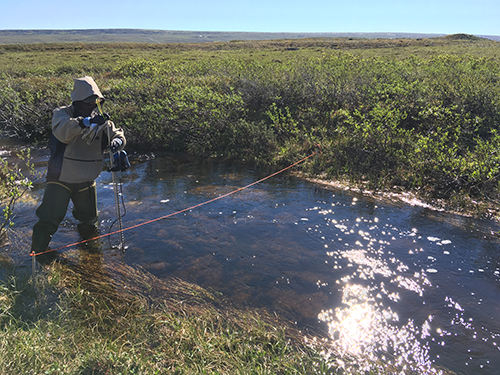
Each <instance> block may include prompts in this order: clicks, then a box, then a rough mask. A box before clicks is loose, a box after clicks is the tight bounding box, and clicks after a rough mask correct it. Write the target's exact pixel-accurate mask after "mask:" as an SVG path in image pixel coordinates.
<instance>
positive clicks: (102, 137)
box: [31, 76, 126, 261]
mask: <svg viewBox="0 0 500 375" xmlns="http://www.w3.org/2000/svg"><path fill="white" fill-rule="evenodd" d="M71 100H72V104H71V105H69V106H64V107H60V108H57V109H55V110H54V114H53V117H52V134H51V136H50V140H49V147H50V160H49V163H48V168H47V185H46V187H45V193H44V195H43V201H42V204H41V205H40V206H39V207H38V209H37V210H36V215H37V216H38V219H39V220H38V222H37V223H36V224H35V225H34V226H33V237H32V243H31V252H32V254H33V253H34V254H38V253H42V252H44V251H46V250H47V247H48V245H49V243H50V240H51V239H52V235H53V234H54V233H55V232H56V231H57V228H58V227H59V224H60V223H61V221H62V220H63V219H64V216H65V215H66V211H67V209H68V205H69V201H70V200H72V201H73V206H74V208H73V216H74V217H75V219H77V220H78V221H79V224H78V231H79V232H80V235H81V236H82V238H84V239H89V238H92V237H95V236H97V235H98V228H97V219H98V213H97V195H96V184H95V179H96V178H97V177H98V176H99V174H100V173H101V171H102V168H103V162H102V161H103V153H104V151H105V149H106V148H107V147H109V148H110V149H111V152H113V153H114V152H117V151H120V150H122V149H123V148H124V147H125V142H126V141H125V137H124V134H123V131H122V130H121V129H119V128H116V127H115V125H114V123H113V122H112V121H110V120H109V116H107V115H101V114H99V112H98V111H97V108H98V106H97V103H98V102H99V104H100V103H103V102H104V97H103V96H102V94H101V91H100V90H99V88H98V87H97V85H96V83H95V82H94V80H93V79H92V78H91V77H88V76H87V77H83V78H78V79H75V81H74V87H73V91H72V92H71ZM108 127H109V134H110V138H111V140H108ZM54 258H55V253H54V252H48V253H45V254H43V255H39V256H37V260H39V261H50V260H53V259H54Z"/></svg>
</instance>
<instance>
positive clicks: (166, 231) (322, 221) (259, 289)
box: [1, 150, 500, 375]
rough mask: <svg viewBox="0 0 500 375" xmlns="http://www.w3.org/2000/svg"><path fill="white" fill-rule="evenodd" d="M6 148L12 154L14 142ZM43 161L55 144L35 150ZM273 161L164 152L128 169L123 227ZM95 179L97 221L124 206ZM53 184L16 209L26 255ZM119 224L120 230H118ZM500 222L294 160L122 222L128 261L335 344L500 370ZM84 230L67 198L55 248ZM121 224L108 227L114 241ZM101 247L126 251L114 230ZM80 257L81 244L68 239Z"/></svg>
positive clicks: (391, 356)
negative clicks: (404, 197)
mask: <svg viewBox="0 0 500 375" xmlns="http://www.w3.org/2000/svg"><path fill="white" fill-rule="evenodd" d="M6 155H7V154H6ZM36 158H37V166H38V167H39V168H40V169H41V170H43V168H44V167H45V164H46V160H47V151H46V150H41V151H40V154H39V155H37V156H36ZM272 172H274V171H264V170H258V169H252V168H248V167H245V166H242V165H235V164H233V163H221V162H216V161H211V162H210V161H205V162H200V161H193V160H189V159H183V158H173V157H167V156H165V157H156V158H155V159H150V160H144V161H140V162H136V163H134V164H133V166H132V168H131V169H130V170H129V171H127V172H125V173H123V175H122V178H121V181H122V189H123V196H124V199H125V207H126V214H125V216H124V218H123V227H124V228H127V227H130V226H133V225H137V224H141V223H145V222H147V221H149V220H154V219H156V218H159V217H163V216H165V215H168V214H171V213H173V212H177V211H179V210H183V209H185V208H187V207H191V206H194V205H197V204H199V203H202V202H205V201H207V200H210V199H213V198H215V197H217V196H219V195H222V194H225V193H228V192H230V191H233V190H235V189H237V188H240V187H242V186H245V185H248V184H250V183H252V182H254V181H257V180H259V179H261V178H263V177H265V176H266V175H267V174H270V173H272ZM97 183H98V203H99V210H100V218H101V223H100V225H101V231H102V232H103V233H106V232H108V230H109V226H110V224H111V222H112V221H113V220H114V215H115V207H114V196H113V191H112V186H111V176H110V174H109V173H108V172H104V173H102V174H101V177H100V178H99V179H98V181H97ZM42 194H43V183H40V184H37V187H36V189H34V190H33V191H32V194H31V197H30V199H27V200H26V201H25V202H24V203H22V204H19V205H18V207H17V209H16V217H15V218H14V221H15V223H16V227H15V228H16V229H15V233H14V235H13V241H12V243H11V245H9V246H6V247H4V249H2V250H1V251H7V252H9V254H10V256H11V257H12V258H13V259H15V260H16V262H18V263H19V264H24V265H26V264H29V262H30V259H29V257H28V254H27V251H28V250H27V249H28V248H29V241H30V238H29V236H30V231H31V227H32V225H33V224H34V222H35V219H36V218H35V215H34V210H35V209H36V207H37V205H38V203H39V202H40V200H41V196H42ZM116 229H117V227H116V225H115V226H114V227H113V230H116ZM499 230H500V228H499V227H498V225H496V224H495V223H492V222H490V221H481V220H475V219H469V218H465V217H461V216H457V215H453V214H448V213H443V212H438V211H435V210H431V209H428V208H423V207H420V206H411V205H407V204H402V203H401V204H397V203H390V202H387V201H380V200H377V199H375V198H373V197H366V196H362V195H359V194H356V193H352V192H346V191H342V190H335V189H333V188H325V187H323V186H319V185H317V184H314V183H310V182H307V181H304V180H301V179H299V178H296V177H293V176H290V175H289V174H287V173H284V174H280V175H278V176H275V177H272V178H271V179H269V180H266V181H264V182H262V183H260V184H258V185H255V186H252V187H251V188H249V189H246V190H243V191H241V192H238V193H236V194H233V195H230V196H228V197H226V198H224V199H221V200H217V201H215V202H212V203H209V204H207V205H204V206H201V207H198V208H195V209H193V210H190V211H187V212H183V213H181V214H178V215H175V216H172V217H170V218H167V219H163V220H158V221H153V222H151V223H149V224H146V225H142V226H140V227H137V228H135V229H132V230H128V231H126V232H124V237H125V243H126V245H127V250H126V252H125V255H124V258H123V259H124V262H125V263H127V264H138V265H141V266H142V267H144V268H145V269H146V270H148V271H149V272H151V273H153V274H154V275H156V276H158V277H160V278H162V277H170V276H177V277H180V278H183V279H186V280H189V281H192V282H195V283H198V284H199V285H202V286H204V287H207V288H211V289H213V290H216V291H219V292H221V293H223V294H224V295H225V296H227V297H228V298H229V299H230V300H232V301H234V302H235V303H236V302H238V303H242V304H245V305H249V306H253V307H264V308H267V309H269V310H271V311H276V312H277V313H279V314H281V315H283V316H285V317H286V318H288V319H290V320H291V321H293V322H296V324H297V325H298V326H300V327H301V329H303V330H308V331H309V332H313V333H316V332H320V333H321V332H324V334H325V335H326V336H328V337H329V338H330V340H329V341H328V342H327V343H325V351H326V352H328V351H330V350H331V351H332V352H334V353H339V352H340V353H343V354H345V355H346V356H349V357H354V358H359V360H358V365H359V366H361V368H362V367H363V366H367V365H366V363H367V362H366V361H364V359H362V358H365V359H366V358H368V359H374V358H375V356H377V357H378V358H382V361H383V362H385V363H389V362H390V363H392V364H395V365H404V364H406V366H407V368H408V369H413V370H415V371H417V372H419V373H434V370H433V369H432V366H442V367H444V368H447V369H449V370H452V371H454V372H456V373H459V374H469V375H471V374H472V375H473V374H495V373H500V370H499V369H500V350H499V349H500V348H499V346H500V238H499V237H498V236H497V235H495V234H494V233H497V232H498V231H499ZM78 240H79V236H78V233H77V231H76V221H75V220H74V218H73V217H72V215H71V213H70V211H69V212H68V215H67V217H66V219H65V221H64V222H63V224H62V225H61V227H60V229H59V231H58V232H57V233H56V234H55V236H54V238H53V241H52V243H51V246H52V248H56V247H60V246H64V245H66V244H68V243H74V242H76V241H78ZM118 241H119V237H118V236H117V235H113V236H111V237H110V242H111V244H117V243H118ZM98 246H99V247H100V248H101V251H102V253H103V254H104V258H105V259H106V258H109V257H114V258H116V257H119V256H120V255H119V252H118V251H117V250H116V249H111V248H110V246H109V243H108V239H107V238H105V239H102V240H101V241H100V243H99V245H98ZM61 252H62V253H63V255H64V256H66V257H69V258H72V257H73V258H74V259H77V257H78V252H81V250H78V249H76V248H74V247H70V248H67V249H64V250H61Z"/></svg>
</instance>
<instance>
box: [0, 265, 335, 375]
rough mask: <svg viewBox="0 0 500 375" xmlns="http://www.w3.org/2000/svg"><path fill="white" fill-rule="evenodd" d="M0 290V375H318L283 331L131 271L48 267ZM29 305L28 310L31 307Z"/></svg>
mask: <svg viewBox="0 0 500 375" xmlns="http://www.w3.org/2000/svg"><path fill="white" fill-rule="evenodd" d="M29 276H30V275H27V274H26V275H23V274H19V273H18V272H17V273H13V274H11V275H10V276H8V277H7V278H6V279H5V280H6V281H5V282H3V283H2V285H1V293H0V296H1V297H0V306H1V309H0V313H1V315H0V323H1V329H0V373H3V374H316V373H319V374H328V373H335V371H336V370H335V369H334V368H333V366H331V365H329V364H328V363H327V360H325V359H324V358H323V357H322V356H321V355H320V352H319V348H315V347H314V346H312V345H306V344H305V342H304V335H302V334H301V333H300V332H299V331H298V330H297V328H296V327H294V326H293V325H292V324H289V323H286V322H282V321H279V319H278V318H277V317H276V316H270V315H268V314H267V313H265V312H264V311H254V310H250V309H242V308H237V307H234V306H231V305H230V304H229V303H228V302H227V301H225V300H224V298H223V297H222V296H220V295H218V294H215V293H211V292H209V291H207V290H204V289H202V288H200V287H198V286H196V285H193V284H189V283H187V282H184V281H182V280H178V279H172V280H166V281H164V280H158V279H157V278H155V277H154V276H152V275H151V274H148V273H147V272H145V271H144V270H142V269H140V268H133V267H127V266H123V265H120V266H117V265H115V266H108V267H107V268H106V270H103V271H102V273H101V274H99V275H98V274H96V273H95V270H92V271H90V269H88V268H83V267H77V266H74V267H68V266H65V265H61V264H59V263H53V264H52V265H51V266H50V267H48V268H46V269H45V270H44V272H42V273H39V274H38V276H37V277H38V279H37V291H36V295H35V293H34V291H33V286H32V285H31V282H30V280H31V279H30V278H29ZM35 298H36V301H37V302H36V303H35Z"/></svg>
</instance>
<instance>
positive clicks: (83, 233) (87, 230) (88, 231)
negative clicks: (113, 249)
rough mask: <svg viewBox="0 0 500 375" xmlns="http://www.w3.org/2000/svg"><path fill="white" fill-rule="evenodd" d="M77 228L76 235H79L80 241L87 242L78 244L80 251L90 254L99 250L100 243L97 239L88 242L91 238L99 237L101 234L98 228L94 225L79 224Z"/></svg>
mask: <svg viewBox="0 0 500 375" xmlns="http://www.w3.org/2000/svg"><path fill="white" fill-rule="evenodd" d="M77 228H78V233H80V237H81V241H87V242H84V243H82V244H80V249H82V250H87V251H91V252H94V251H99V250H101V243H100V241H99V239H95V240H92V241H88V240H90V239H92V238H95V237H99V235H100V234H101V232H100V231H99V228H98V227H96V226H95V225H89V224H81V223H80V224H78V226H77Z"/></svg>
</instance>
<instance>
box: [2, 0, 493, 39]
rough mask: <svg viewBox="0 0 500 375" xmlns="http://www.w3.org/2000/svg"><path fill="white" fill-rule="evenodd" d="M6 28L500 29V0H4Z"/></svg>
mask: <svg viewBox="0 0 500 375" xmlns="http://www.w3.org/2000/svg"><path fill="white" fill-rule="evenodd" d="M0 8H1V9H2V17H1V18H0V29H2V30H8V29H95V28H100V29H101V28H105V29H111V28H131V29H157V30H191V31H261V32H409V33H437V34H455V33H466V34H474V35H500V1H499V0H342V1H339V0H231V1H229V0H176V1H173V0H166V1H161V0H135V1H133V0H99V1H68V0H64V1H63V0H51V1H47V2H46V1H40V0H0Z"/></svg>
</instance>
